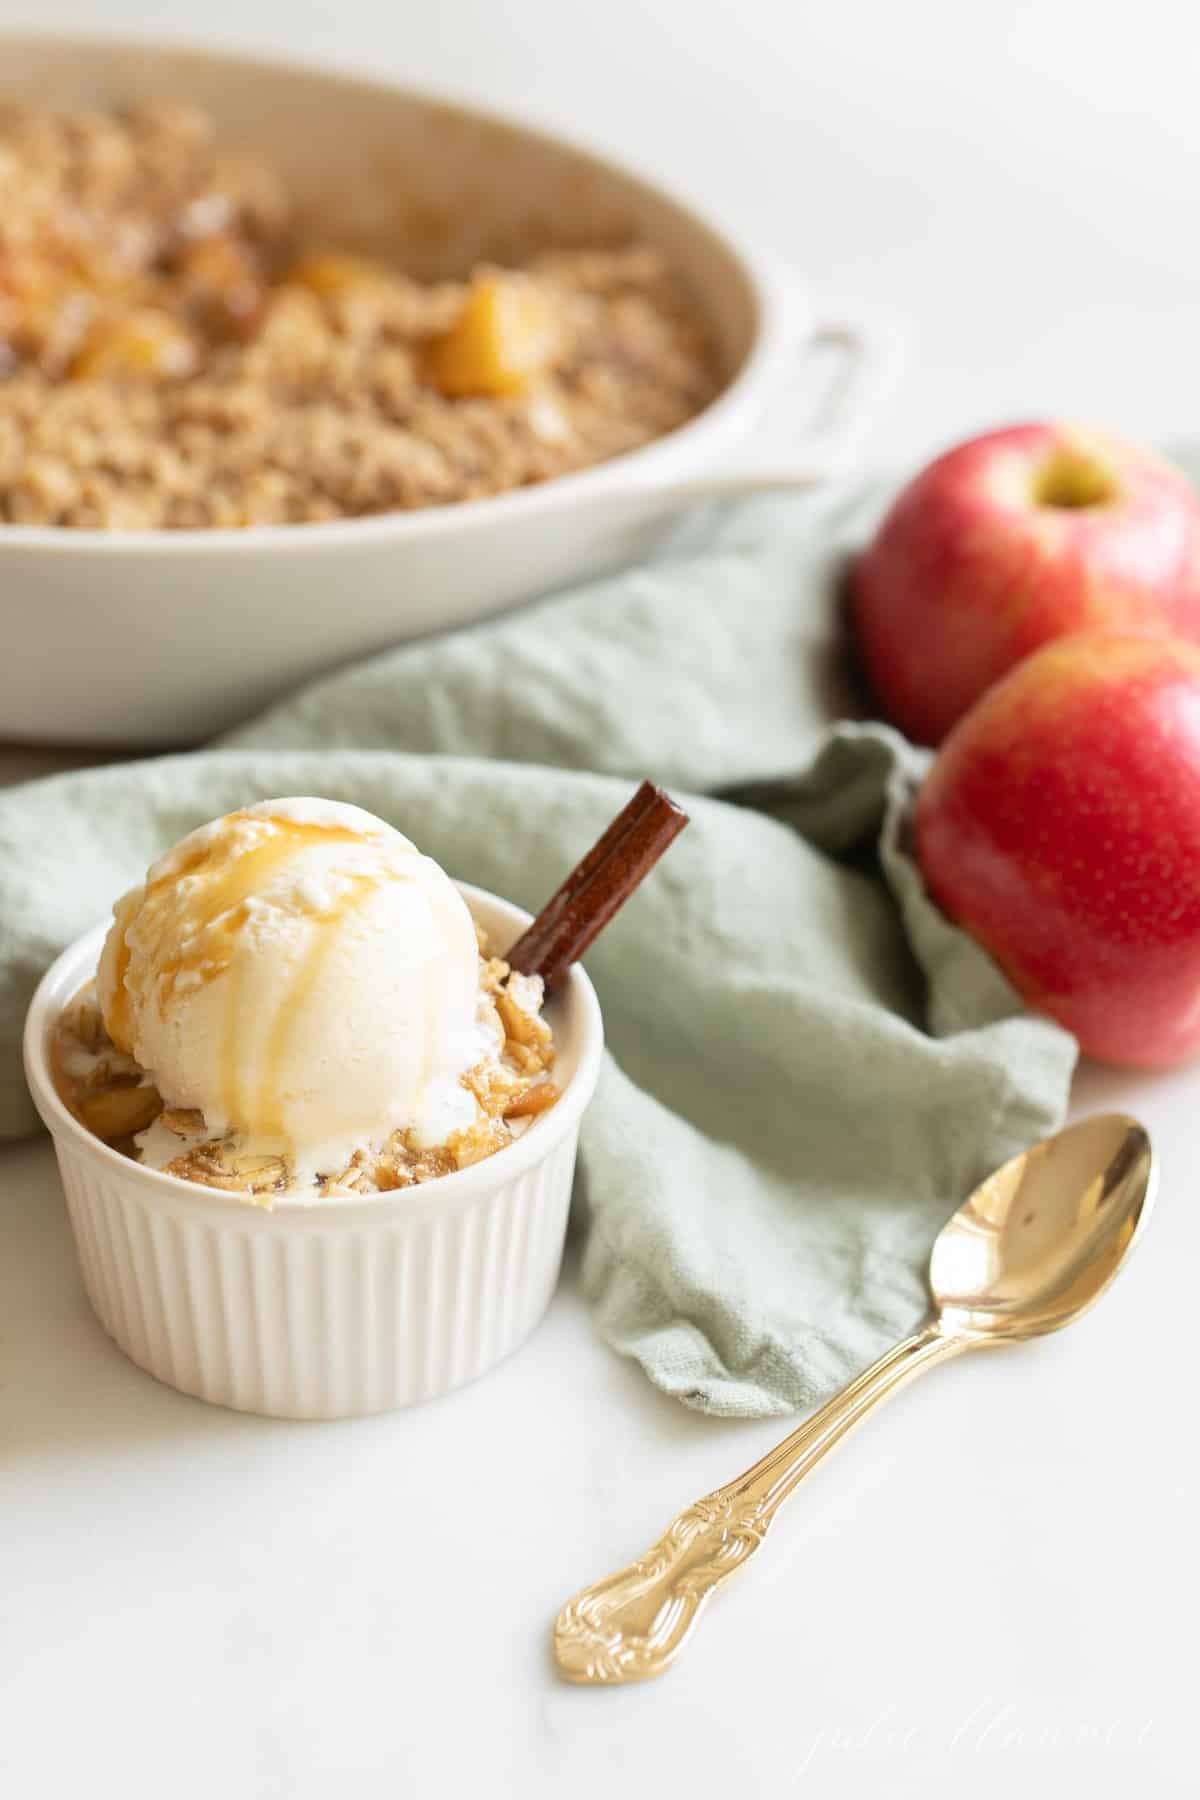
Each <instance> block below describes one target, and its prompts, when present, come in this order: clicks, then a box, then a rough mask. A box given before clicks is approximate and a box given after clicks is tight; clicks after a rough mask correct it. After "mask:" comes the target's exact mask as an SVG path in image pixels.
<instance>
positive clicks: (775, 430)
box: [659, 306, 905, 505]
mask: <svg viewBox="0 0 1200 1800" xmlns="http://www.w3.org/2000/svg"><path fill="white" fill-rule="evenodd" d="M904 350H905V342H904V332H903V329H902V327H901V325H900V322H899V320H898V319H897V318H896V317H895V316H894V315H892V314H888V313H886V312H884V311H882V310H879V311H876V310H875V309H873V308H866V307H860V306H845V307H837V308H830V309H829V311H828V312H827V313H823V314H821V315H819V316H818V318H817V320H816V321H815V322H814V324H813V326H812V328H811V330H810V331H809V332H808V335H807V336H806V337H805V338H804V340H803V342H802V343H801V344H800V345H799V346H798V347H797V352H796V354H795V357H794V360H793V365H792V368H791V371H790V373H789V372H785V375H784V378H783V380H782V382H781V383H780V386H779V389H778V391H777V392H776V394H775V396H774V398H773V399H772V400H771V401H770V402H769V404H768V406H767V408H766V411H765V413H764V416H763V418H762V420H761V421H760V425H759V428H758V429H757V430H756V431H755V432H754V434H753V437H752V440H751V444H750V445H749V447H748V448H747V449H746V450H745V451H743V452H742V453H741V454H740V455H738V454H736V453H735V455H734V457H733V459H732V460H731V461H730V462H728V463H727V464H726V466H725V467H724V468H723V469H722V470H721V471H720V472H719V473H714V474H712V475H708V476H703V475H702V476H698V477H696V478H695V479H693V480H691V481H686V482H680V483H679V484H677V485H674V486H672V487H671V488H670V489H668V490H665V491H664V492H663V493H661V494H660V496H659V498H660V499H662V500H668V499H669V501H670V502H672V503H678V504H679V505H684V504H692V503H693V502H696V501H701V500H719V499H726V498H730V497H734V496H736V495H739V494H755V493H764V492H768V491H770V490H772V489H775V490H779V489H782V490H786V489H789V488H809V487H814V486H816V485H817V484H818V483H819V482H822V481H830V480H832V479H834V478H835V477H837V476H839V475H843V474H846V473H847V472H848V471H849V470H850V469H851V468H852V467H853V466H854V463H855V461H856V459H857V457H858V455H859V452H860V451H861V449H862V445H863V440H864V439H865V437H866V435H867V433H868V432H869V431H870V429H871V427H872V426H873V424H874V423H875V421H876V420H877V418H878V417H879V414H880V412H881V411H882V410H883V408H884V407H885V406H886V404H887V402H888V400H889V399H890V398H891V395H892V393H893V391H894V389H895V386H896V382H897V379H898V377H899V374H900V369H901V367H902V364H903V360H904ZM797 417H799V418H800V419H801V420H803V421H806V423H805V424H803V425H802V428H801V431H800V433H799V435H798V436H797V434H796V420H797Z"/></svg>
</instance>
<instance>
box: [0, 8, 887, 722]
mask: <svg viewBox="0 0 1200 1800" xmlns="http://www.w3.org/2000/svg"><path fill="white" fill-rule="evenodd" d="M3 94H7V95H11V96H13V97H19V98H21V99H22V100H25V101H31V102H40V103H45V104H48V105H60V106H66V105H72V104H79V103H86V104H93V105H101V106H102V105H111V104H118V105H119V104H122V103H125V102H131V101H136V100H139V99H146V98H151V97H162V96H164V95H166V96H171V97H180V98H186V99H190V100H193V101H195V102H197V103H198V104H200V105H202V106H203V107H205V108H206V109H207V110H208V111H209V112H210V113H211V114H212V116H213V118H214V119H215V121H216V125H217V128H218V130H219V132H220V133H221V134H222V135H223V136H225V137H227V138H228V139H229V140H230V141H231V142H234V143H238V144H242V145H246V146H250V147H253V148H256V149H258V150H261V151H263V152H265V153H266V154H268V155H269V156H270V157H271V158H272V159H273V161H274V162H275V164H276V165H277V166H278V168H279V169H280V170H281V171H282V173H283V174H284V176H285V178H286V179H287V181H288V182H289V184H290V186H291V188H292V190H293V191H294V192H295V193H296V194H297V195H300V196H303V200H304V214H305V217H306V218H307V217H311V218H312V220H313V222H314V227H317V226H319V225H320V223H321V222H322V221H324V224H325V230H326V232H327V233H328V232H330V231H331V226H330V221H333V222H334V224H333V227H332V234H333V235H334V236H336V238H337V240H338V241H339V242H343V243H347V244H351V245H358V246H362V247H368V248H372V249H375V250H382V251H385V252H386V251H389V250H391V251H393V252H396V253H398V254H402V255H403V258H404V261H405V263H406V265H407V266H408V267H410V268H411V269H413V270H414V272H416V273H419V274H427V275H436V274H438V273H443V274H444V273H453V272H456V271H461V270H463V269H465V268H468V267H469V266H470V265H471V263H472V262H473V261H475V260H477V259H478V258H479V257H480V256H482V255H484V254H486V253H487V251H488V249H489V247H490V246H493V245H495V244H497V243H498V242H502V241H503V240H505V239H508V240H509V241H513V240H514V239H520V238H521V237H522V236H524V237H525V238H526V239H528V238H530V237H534V238H540V239H542V240H545V239H550V240H553V239H554V238H555V236H556V235H558V236H563V235H566V236H568V237H572V238H574V239H575V240H576V241H579V240H580V237H581V235H582V236H583V237H584V238H587V237H590V238H591V239H592V240H593V241H597V240H602V239H604V238H605V237H608V236H611V235H612V234H614V233H620V232H634V233H636V234H638V235H639V236H642V237H644V238H646V239H648V240H649V241H650V242H652V243H655V244H657V245H659V246H661V247H662V248H663V249H664V250H665V251H666V252H667V253H668V254H669V255H670V256H671V257H672V259H673V260H674V262H675V264H676V265H677V266H678V268H679V269H680V270H681V271H682V273H683V274H684V276H685V277H686V278H687V279H688V280H689V282H690V284H691V286H692V287H693V289H694V291H695V293H696V295H697V297H698V298H699V300H700V301H701V304H702V306H703V308H704V310H705V313H706V315H707V318H708V320H709V323H710V326H711V328H712V330H713V333H714V335H715V337H716V340H717V343H718V345H719V347H720V351H721V355H722V357H723V361H724V365H725V369H726V371H727V385H726V387H725V389H724V391H723V392H722V393H721V395H720V396H719V397H718V399H717V400H716V401H715V402H714V403H713V404H712V405H711V406H710V407H708V408H707V410H706V411H705V412H703V413H702V414H701V415H700V416H699V417H698V418H697V419H695V420H694V421H692V422H691V423H690V424H688V425H687V426H685V427H683V428H682V429H681V430H678V431H675V432H673V433H671V434H670V435H669V436H667V437H664V438H661V439H659V440H658V441H657V442H656V443H653V444H650V445H649V446H647V447H646V448H644V449H642V450H638V451H636V452H633V453H632V454H629V455H625V456H621V457H617V458H615V459H614V460H613V461H611V462H608V463H604V464H601V465H600V466H598V467H596V468H594V469H590V470H586V471H584V472H583V473H580V474H577V475H570V476H566V477H562V478H559V479H558V480H555V481H551V482H547V483H545V484H544V485H542V486H537V487H532V488H527V489H523V490H521V491H520V492H517V493H512V494H503V495H499V496H497V497H495V498H492V499H486V500H481V501H468V502H465V503H463V504H459V505H453V506H447V507H440V508H429V509H427V510H424V511H419V512H408V513H389V514H382V515H379V516H376V517H372V518H366V519H356V520H349V521H345V522H338V523H332V524H318V525H299V526H297V525H291V526H277V527H260V528H254V529H251V530H246V531H225V530H213V531H187V532H144V531H139V532H113V533H105V532H100V531H76V530H67V529H55V528H44V527H37V526H0V592H3V595H4V605H5V608H6V612H7V618H6V621H5V651H4V654H3V655H2V656H0V737H3V738H7V739H8V740H10V741H15V742H36V743H45V742H51V743H61V744H67V743H75V744H96V745H101V744H105V745H123V746H149V745H165V744H178V743H185V742H191V741H195V740H197V739H200V738H203V737H205V736H208V735H210V734H211V733H213V732H215V731H218V730H220V729H221V728H223V727H225V726H227V725H230V724H232V723H234V722H235V721H236V720H237V719H239V718H242V717H245V716H246V715H247V714H249V713H250V712H252V711H253V710H254V709H255V708H256V707H258V706H260V705H263V704H265V703H266V702H267V701H269V700H272V699H274V698H275V697H277V696H278V695H279V694H281V693H284V692H286V691H287V689H289V688H290V687H293V686H295V685H296V684H297V683H298V682H300V681H303V680H305V679H306V678H308V677H310V676H312V675H315V674H317V673H319V672H320V671H322V670H324V669H327V668H329V667H331V666H333V665H335V664H337V663H339V662H345V661H348V660H350V659H353V658H355V657H358V656H362V655H366V654H368V653H369V652H371V651H374V650H376V649H379V648H381V647H382V646H384V645H386V644H394V643H398V642H402V641H404V640H406V639H409V638H414V637H420V636H423V635H425V634H427V633H430V632H434V631H440V630H446V629H449V628H451V627H454V626H459V625H465V624H469V623H470V622H472V621H473V620H477V619H481V618H483V617H485V616H486V615H488V614H491V613H496V612H499V611H501V610H503V609H504V608H506V607H509V606H512V605H514V604H516V603H518V602H519V601H521V600H525V599H530V598H533V597H534V596H536V595H538V594H543V593H548V592H552V591H553V590H554V589H555V588H557V587H559V586H561V585H564V584H566V583H568V582H571V581H576V580H578V579H580V578H582V577H585V576H588V575H592V574H596V573H599V572H601V571H603V570H605V569H609V568H614V567H617V566H619V565H620V564H622V563H624V562H627V561H630V560H632V559H634V558H635V557H636V556H637V555H639V554H640V553H642V552H643V551H644V550H645V549H647V548H648V547H649V545H650V544H651V543H652V541H653V539H654V537H655V535H656V534H657V533H658V532H660V531H661V530H662V529H663V526H664V524H665V523H666V522H667V521H668V520H669V518H670V516H671V515H672V514H673V513H674V512H677V511H678V510H679V508H680V507H681V506H684V505H686V504H688V503H690V502H692V501H694V500H698V499H705V498H710V497H713V496H717V495H723V494H729V493H735V492H741V491H747V490H753V489H761V488H767V487H779V486H804V485H808V484H810V483H812V482H814V481H817V480H820V479H822V478H824V477H826V476H828V475H830V474H832V473H835V472H836V471H837V469H838V468H839V467H840V466H842V465H843V464H844V463H845V461H846V460H847V459H848V457H849V455H850V454H851V452H852V449H853V446H854V444H855V443H856V442H857V440H858V438H859V437H860V435H861V432H862V429H863V428H864V427H865V424H866V421H867V418H868V417H869V414H870V411H871V409H872V407H873V406H874V405H875V404H877V403H878V401H879V399H880V397H881V393H882V391H883V389H884V388H885V387H886V386H887V384H888V383H889V381H890V378H891V374H892V371H893V368H894V363H895V340H894V334H893V333H892V332H891V331H890V330H889V329H888V328H887V326H886V324H885V323H884V322H881V321H874V322H872V321H869V320H864V319H863V318H861V317H858V318H856V317H853V316H849V315H843V316H840V317H837V318H833V319H822V318H818V317H817V315H816V314H815V312H814V310H813V307H812V305H811V303H810V302H809V300H808V298H807V296H806V295H805V293H804V290H803V287H802V286H801V284H800V283H799V282H797V281H795V280H791V279H788V278H786V277H783V276H781V275H780V273H779V272H778V271H776V270H774V269H773V268H772V267H771V266H770V265H769V264H768V263H766V262H764V261H763V260H762V259H760V258H758V257H756V256H753V255H751V254H750V253H749V252H748V251H747V250H746V249H745V248H744V247H743V246H741V245H739V244H738V243H737V242H736V241H735V239H734V238H733V237H732V236H731V235H730V234H729V233H728V232H727V231H725V230H724V229H723V228H721V227H718V226H717V225H716V224H714V223H713V222H712V221H710V220H708V219H705V218H702V217H701V216H699V215H698V214H697V213H696V212H695V211H693V210H691V209H690V208H689V207H687V206H685V205H682V204H680V203H679V202H678V201H676V200H674V199H673V198H671V197H670V196H669V195H668V194H666V193H664V192H663V191H662V190H661V189H659V188H657V187H655V186H653V185H651V184H650V183H649V182H646V181H644V180H642V179H640V178H639V177H637V176H636V175H634V174H631V173H628V172H627V171H625V170H624V169H622V168H621V167H619V166H618V165H616V164H614V163H611V162H609V161H607V160H604V159H601V158H599V157H596V156H594V155H591V154H589V153H587V152H585V151H583V150H580V149H578V148H576V147H574V146H573V145H571V144H568V143H566V142H564V141H562V140H560V139H557V138H553V137H549V136H547V135H545V134H544V133H541V132H538V131H534V130H531V129H528V128H526V127H524V126H521V125H518V124H515V123H512V122H509V121H507V120H503V119H499V118H496V117H493V116H491V115H489V114H487V113H484V112H480V111H476V110H474V109H471V108H467V107H464V106H459V105H451V104H448V103H446V102H443V101H441V100H436V99H431V98H429V97H428V96H425V95H422V94H417V93H412V92H409V91H406V90H404V89H401V88H396V87H389V86H385V85H382V84H380V83H377V82H373V81H369V80H362V79H358V78H354V77H351V76H347V75H341V74H338V75H334V74H327V73H324V72H321V71H318V70H315V69H313V68H306V67H304V66H302V65H287V64H278V63H272V62H263V61H259V60H256V59H254V58H250V57H245V56H232V55H222V54H214V53H211V52H208V51H198V50H191V49H180V48H178V47H173V46H166V45H164V46H157V47H153V46H147V45H144V44H136V45H135V44H128V43H121V42H117V41H114V40H105V39H99V40H95V41H80V40H78V39H70V38H46V37H33V36H8V35H5V36H3V37H0V95H3ZM821 346H824V347H826V348H827V349H828V348H832V349H834V350H836V351H838V352H840V353H841V356H842V359H843V363H842V371H841V374H842V378H841V379H840V381H839V382H838V383H837V384H835V387H834V388H833V389H828V388H827V390H826V395H825V398H826V402H827V404H826V405H825V406H824V407H823V408H822V409H821V411H822V413H823V415H824V416H823V417H822V419H821V420H820V428H819V429H817V430H815V431H814V430H812V429H805V428H804V426H803V425H802V426H801V427H800V428H799V429H798V428H797V426H796V423H795V421H796V417H797V415H803V413H804V412H805V411H806V410H807V411H809V412H810V413H811V410H812V394H811V388H812V368H811V366H810V365H809V358H810V355H811V353H812V352H813V351H814V350H816V349H818V348H819V347H821ZM802 377H804V379H802ZM806 386H807V388H808V389H809V390H810V391H809V392H808V395H807V404H806V402H805V399H804V397H803V390H804V389H805V387H806ZM770 402H773V403H774V405H775V408H776V409H777V411H778V412H780V413H783V414H785V415H786V414H790V418H786V419H785V420H784V426H785V430H784V431H783V434H782V438H781V422H780V420H779V419H776V420H775V422H774V429H773V435H774V439H775V442H774V444H773V445H772V442H771V438H770V436H768V438H767V441H766V447H765V448H764V447H763V443H762V432H763V427H764V420H765V419H766V416H767V413H768V403H770ZM809 423H810V425H811V420H810V421H809ZM752 440H758V441H757V442H755V443H754V447H753V449H752V450H750V449H748V446H750V445H751V443H752Z"/></svg>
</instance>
